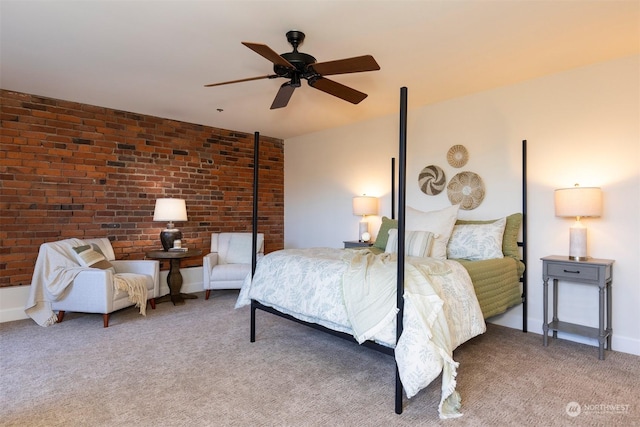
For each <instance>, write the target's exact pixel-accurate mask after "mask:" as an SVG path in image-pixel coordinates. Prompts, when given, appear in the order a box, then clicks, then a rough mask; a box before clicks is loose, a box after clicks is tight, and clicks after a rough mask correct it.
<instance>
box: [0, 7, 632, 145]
mask: <svg viewBox="0 0 640 427" xmlns="http://www.w3.org/2000/svg"><path fill="white" fill-rule="evenodd" d="M0 7H1V9H0V15H1V27H0V31H1V33H0V35H1V46H0V48H1V51H0V54H1V60H2V62H1V70H0V71H1V73H0V86H1V87H2V88H3V89H7V90H16V91H20V92H26V93H31V94H36V95H42V96H48V97H53V98H59V99H64V100H70V101H77V102H82V103H87V104H94V105H99V106H104V107H110V108H115V109H120V110H125V111H131V112H136V113H143V114H149V115H153V116H159V117H165V118H170V119H175V120H182V121H186V122H192V123H198V124H204V125H209V126H214V127H220V128H225V129H232V130H238V131H244V132H255V131H259V132H260V133H261V134H263V135H266V136H273V137H277V138H283V139H287V138H291V137H295V136H299V135H303V134H306V133H311V132H316V131H319V130H322V129H327V128H332V127H337V126H342V125H346V124H349V123H353V122H356V121H362V120H367V119H370V118H374V117H379V116H383V115H388V114H395V113H396V112H397V110H398V105H399V90H400V87H402V86H407V87H408V88H409V107H410V108H411V107H416V106H421V105H426V104H429V103H434V102H437V101H442V100H445V99H449V98H454V97H458V96H463V95H466V94H470V93H474V92H478V91H483V90H487V89H491V88H495V87H498V86H503V85H508V84H512V83H515V82H519V81H523V80H527V79H531V78H535V77H539V76H542V75H546V74H551V73H555V72H559V71H562V70H567V69H570V68H574V67H579V66H583V65H587V64H592V63H596V62H600V61H606V60H610V59H614V58H618V57H622V56H627V55H633V54H638V53H639V46H640V30H639V28H640V2H639V1H637V0H634V1H607V0H604V1H541V0H540V1H521V0H512V1H507V0H503V1H484V0H475V1H451V0H448V1H447V0H430V1H416V0H414V1H392V0H387V1H374V0H369V1H367V0H360V1H357V0H354V1H335V0H334V1H332V0H294V1H275V0H262V1H244V0H231V1H221V0H220V1H219V0H210V1H178V0H175V1H159V0H137V1H134V0H130V1H123V0H119V1H116V0H110V1H108V0H104V1H98V0H86V1H57V0H49V1H31V0H20V1H9V0H1V3H0ZM291 29H297V30H301V31H303V32H304V33H305V34H306V40H305V42H304V44H303V45H302V46H301V47H300V48H299V50H300V51H301V52H305V53H309V54H311V55H313V56H315V57H316V59H317V60H318V62H324V61H329V60H334V59H342V58H348V57H353V56H360V55H364V54H371V55H373V56H374V57H375V59H376V60H377V62H378V63H379V64H380V66H381V70H380V71H374V72H367V73H356V74H348V75H338V76H333V77H331V78H332V79H333V80H335V81H337V82H340V83H342V84H345V85H347V86H351V87H353V88H354V89H357V90H359V91H362V92H365V93H367V94H369V97H368V98H366V99H365V100H364V101H363V102H362V103H360V104H358V105H352V104H350V103H347V102H345V101H342V100H340V99H338V98H335V97H333V96H330V95H327V94H325V93H324V92H321V91H318V90H315V89H313V88H311V87H309V86H307V84H306V83H305V82H303V85H302V87H301V88H299V89H297V90H296V91H295V93H294V94H293V97H292V99H291V101H290V102H289V105H288V106H287V107H286V108H283V109H279V110H270V109H269V107H270V105H271V102H272V101H273V98H274V97H275V94H276V93H277V91H278V88H279V86H280V85H281V84H282V83H283V82H284V81H285V80H284V79H273V80H256V81H251V82H243V83H237V84H233V85H227V86H219V87H214V88H205V87H203V85H204V84H207V83H214V82H221V81H228V80H235V79H241V78H247V77H255V76H261V75H266V74H271V73H272V65H271V63H270V62H269V61H267V60H266V59H264V58H263V57H261V56H260V55H258V54H256V53H255V52H253V51H251V50H250V49H248V48H246V47H245V46H243V45H242V44H241V43H240V42H241V41H249V42H255V43H264V44H266V45H268V46H269V47H271V48H272V49H273V50H274V51H276V52H278V53H285V52H290V51H291V50H292V49H291V45H289V44H288V43H287V40H286V37H285V33H286V32H287V31H288V30H291ZM218 109H222V110H224V111H222V112H218V111H217V110H218Z"/></svg>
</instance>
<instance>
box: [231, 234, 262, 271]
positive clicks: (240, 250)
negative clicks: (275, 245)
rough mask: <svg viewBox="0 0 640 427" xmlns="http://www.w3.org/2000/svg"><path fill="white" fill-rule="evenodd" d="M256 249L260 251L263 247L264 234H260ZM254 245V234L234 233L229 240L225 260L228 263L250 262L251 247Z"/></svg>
mask: <svg viewBox="0 0 640 427" xmlns="http://www.w3.org/2000/svg"><path fill="white" fill-rule="evenodd" d="M257 237H258V239H257V241H256V250H257V251H258V252H259V251H260V248H261V247H262V243H263V240H264V236H262V235H260V234H258V236H257ZM252 246H253V234H251V233H243V234H234V235H232V236H231V239H230V240H229V248H228V249H227V256H226V258H225V261H226V263H227V264H250V263H251V248H252Z"/></svg>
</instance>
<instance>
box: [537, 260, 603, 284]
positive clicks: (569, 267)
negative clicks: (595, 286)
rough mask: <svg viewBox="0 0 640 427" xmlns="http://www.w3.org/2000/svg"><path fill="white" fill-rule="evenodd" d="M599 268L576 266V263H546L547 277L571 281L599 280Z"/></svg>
mask: <svg viewBox="0 0 640 427" xmlns="http://www.w3.org/2000/svg"><path fill="white" fill-rule="evenodd" d="M599 272H600V268H599V267H596V266H592V265H578V264H577V263H571V264H568V263H567V264H561V263H547V275H549V276H553V277H557V278H559V279H561V278H566V279H571V280H596V281H597V280H599V277H598V273H599Z"/></svg>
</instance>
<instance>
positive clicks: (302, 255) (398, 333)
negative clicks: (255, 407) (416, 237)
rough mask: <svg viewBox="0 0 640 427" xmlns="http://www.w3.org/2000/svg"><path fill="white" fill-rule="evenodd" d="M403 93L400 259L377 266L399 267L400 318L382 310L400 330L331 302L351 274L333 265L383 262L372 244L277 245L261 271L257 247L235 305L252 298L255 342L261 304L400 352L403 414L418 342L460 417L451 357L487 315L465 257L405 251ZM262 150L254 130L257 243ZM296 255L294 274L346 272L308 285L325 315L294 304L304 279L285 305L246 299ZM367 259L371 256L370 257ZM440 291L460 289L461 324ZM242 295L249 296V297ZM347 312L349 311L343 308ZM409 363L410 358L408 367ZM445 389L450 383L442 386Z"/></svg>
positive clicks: (275, 284)
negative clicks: (420, 337)
mask: <svg viewBox="0 0 640 427" xmlns="http://www.w3.org/2000/svg"><path fill="white" fill-rule="evenodd" d="M400 95H401V102H400V138H399V160H398V165H399V169H398V216H397V262H396V258H393V257H387V258H385V257H382V259H383V261H382V264H385V263H386V264H387V265H385V266H384V267H380V268H387V267H388V265H392V267H395V278H394V281H395V285H394V286H395V289H393V294H394V295H393V298H395V307H394V310H393V313H392V314H393V315H394V316H395V321H394V322H391V323H389V322H388V320H389V319H388V317H389V315H390V313H386V314H384V313H383V314H384V315H381V316H382V317H386V318H387V319H386V320H385V322H386V323H385V324H386V325H387V326H386V332H388V329H389V327H392V328H394V329H395V334H394V335H395V336H393V337H392V338H389V334H388V333H386V335H385V330H383V329H385V328H382V326H380V325H381V324H382V323H375V326H372V327H370V329H369V330H368V331H367V332H365V333H363V331H362V330H358V326H357V325H356V323H358V322H360V320H362V318H361V317H360V318H357V319H358V322H355V320H354V319H356V317H355V316H354V315H352V313H351V312H353V311H356V312H357V311H358V310H360V311H367V310H362V307H356V308H355V309H354V308H353V307H352V305H353V304H352V303H345V307H344V310H343V308H342V307H341V308H340V309H339V310H336V309H335V306H334V305H331V304H335V305H339V304H340V303H339V302H337V300H338V299H340V297H342V293H343V292H347V290H346V289H347V288H346V284H347V283H348V282H347V279H346V277H347V276H353V274H351V273H349V274H344V271H342V270H339V268H338V267H336V265H340V263H342V264H345V262H346V263H347V264H348V263H351V265H356V267H358V268H361V266H362V265H364V264H362V262H364V263H365V264H366V263H372V264H371V265H373V263H374V262H378V258H374V254H369V253H367V252H368V251H367V250H364V251H362V252H360V251H352V250H342V251H349V252H350V254H349V255H348V256H346V257H344V256H341V255H336V253H335V251H339V250H329V249H325V250H313V249H308V250H297V252H295V253H290V252H291V251H293V250H290V251H287V250H283V251H277V253H273V255H272V256H271V257H270V258H269V256H267V257H265V258H266V261H265V258H263V259H262V260H261V265H260V267H261V268H262V270H258V271H256V268H257V265H256V257H255V250H254V251H253V253H254V257H253V259H252V273H251V276H250V277H248V278H247V280H246V281H245V286H243V289H242V290H241V294H240V297H239V299H238V304H237V306H242V305H243V304H246V303H247V302H248V301H250V306H251V332H250V334H251V337H250V339H251V342H255V332H256V328H255V321H256V310H262V311H265V312H268V313H272V314H274V315H277V316H280V317H283V318H286V319H289V320H293V321H295V322H298V323H302V324H305V325H307V326H310V327H312V328H315V329H318V330H321V331H324V332H327V333H330V334H332V335H335V336H339V337H341V338H345V339H348V340H352V341H353V340H354V337H355V339H356V341H358V342H359V343H360V344H362V345H363V346H366V347H368V348H372V349H374V350H377V351H379V352H382V353H385V354H388V355H392V356H394V357H395V359H396V385H395V412H396V413H398V414H400V413H402V409H403V408H402V402H403V398H402V391H403V388H404V389H405V391H406V392H407V395H408V396H409V397H411V396H412V395H414V394H415V393H416V392H417V391H419V389H420V388H422V387H424V386H426V384H423V383H422V382H421V381H423V380H422V379H419V380H417V383H415V384H414V380H413V379H412V380H411V381H408V378H411V377H413V376H414V374H413V372H411V371H410V369H414V367H416V366H417V364H420V363H422V361H416V360H413V361H407V359H410V358H411V357H412V356H411V352H412V351H414V350H413V349H414V348H417V349H418V350H416V351H418V352H421V353H424V354H425V355H426V356H427V357H437V358H439V361H438V362H437V363H436V365H437V364H438V363H439V364H440V368H441V370H442V372H443V395H442V400H441V402H440V407H439V410H440V414H441V417H443V418H446V417H448V416H457V415H456V414H457V407H455V406H456V405H458V406H459V398H458V397H457V393H456V392H455V368H456V367H457V363H456V362H454V361H453V359H452V358H451V355H452V352H453V349H454V348H455V347H457V346H458V345H459V344H461V343H462V342H464V341H467V340H468V339H470V338H472V337H473V336H476V335H478V334H480V333H483V332H484V321H483V319H482V317H483V313H482V312H480V306H479V303H478V300H477V299H476V296H475V293H474V289H473V286H474V285H475V284H471V280H468V283H465V279H464V278H468V277H469V272H472V271H473V269H470V267H468V266H465V267H464V268H463V267H462V266H463V265H464V263H458V262H457V261H449V260H431V261H427V260H430V258H422V259H416V257H414V256H407V254H406V248H405V243H406V242H405V238H406V232H408V231H407V228H406V136H407V135H406V132H407V89H406V88H404V87H403V88H402V89H401V94H400ZM522 148H523V182H522V191H523V206H522V209H523V211H522V217H521V218H522V230H523V232H522V236H523V239H522V242H518V246H520V247H521V251H522V258H521V261H522V263H523V265H522V267H524V264H526V255H527V253H526V244H525V242H526V166H525V163H526V141H523V143H522ZM258 153H259V134H258V133H256V134H255V155H254V156H255V157H254V211H253V217H254V221H253V235H254V245H255V241H256V235H257V218H258V215H257V206H258V204H257V200H258V170H259V154H258ZM394 169H395V161H392V180H394V179H395V178H394V175H395V171H394ZM393 189H395V183H394V182H392V206H393V205H394V204H395V193H393ZM456 212H457V211H456ZM394 216H395V215H394V213H392V217H394ZM354 254H355V255H354ZM269 255H271V254H269ZM410 255H411V254H410ZM314 257H315V258H314ZM292 258H297V259H298V261H297V262H300V267H299V268H300V271H298V272H294V273H291V274H298V275H299V276H305V275H306V271H309V270H313V269H315V270H319V271H320V270H321V271H322V274H320V273H316V275H315V276H313V277H315V278H316V279H317V281H318V282H320V281H322V280H323V279H322V278H321V276H323V275H324V276H328V275H330V274H331V271H332V270H336V272H335V274H340V275H342V276H341V277H343V278H345V279H344V286H345V287H344V288H341V290H340V291H336V290H335V289H333V288H331V286H332V285H330V284H329V285H328V284H326V283H324V284H322V285H321V286H319V287H318V288H317V289H314V290H312V291H310V292H312V293H317V294H321V293H323V292H326V294H325V295H323V296H322V297H323V298H324V299H322V300H320V301H321V302H322V303H326V304H327V306H328V307H330V309H329V310H327V311H331V312H332V313H331V314H327V316H326V317H325V316H324V314H323V313H322V310H323V308H317V307H315V308H314V307H311V308H308V310H307V311H308V312H307V313H306V314H305V310H304V309H298V310H296V309H294V307H298V306H300V305H301V304H302V305H304V302H307V301H308V299H309V298H310V297H309V295H304V294H303V293H301V292H305V291H304V289H302V290H301V289H299V288H301V287H302V285H300V286H299V287H298V288H296V289H288V290H286V291H287V292H289V291H291V292H292V293H297V295H296V296H295V298H298V300H297V301H294V298H293V297H291V298H289V299H290V301H288V305H287V303H282V304H279V303H273V302H271V301H268V298H266V299H265V300H263V301H258V299H260V298H254V297H253V296H252V297H251V298H249V288H250V287H251V285H252V279H253V281H258V279H263V278H264V277H266V275H267V274H270V273H268V271H269V269H271V270H272V272H273V271H279V270H282V268H281V266H282V265H283V264H287V263H289V260H290V259H292ZM365 258H367V259H366V260H365ZM305 263H306V264H305ZM314 263H315V264H314ZM318 263H319V264H318ZM323 263H324V264H323ZM364 268H372V267H370V265H369V264H367V265H366V267H364ZM304 269H309V270H304ZM465 269H466V271H465ZM338 270H339V271H338ZM375 271H376V272H377V273H380V275H381V276H384V275H385V274H386V273H385V270H383V269H379V270H375ZM417 271H419V273H416V272H417ZM521 273H522V271H519V274H518V277H520V282H521V283H522V291H521V294H520V295H519V298H518V303H520V302H521V303H522V305H523V327H522V330H523V331H524V332H526V330H527V323H526V322H527V320H526V319H527V314H526V287H527V283H526V275H522V274H521ZM274 274H275V273H274ZM406 274H408V277H405V275H406ZM387 275H388V274H387ZM299 276H298V277H299ZM364 276H365V275H362V274H361V275H360V276H358V275H357V274H356V275H355V277H364ZM463 276H464V278H463ZM269 277H275V276H269ZM278 277H280V276H278ZM278 280H281V279H279V278H274V279H272V280H271V283H270V284H269V285H268V286H267V288H268V289H267V290H265V291H264V292H266V293H271V294H275V293H277V292H279V291H280V289H278V288H279V287H280V286H279V284H280V282H279V281H278ZM367 280H369V276H368V275H367ZM517 280H518V278H517V277H516V281H517ZM296 281H297V279H293V282H296ZM337 281H338V282H341V280H337ZM352 282H353V283H352ZM352 282H349V286H350V287H349V289H352V288H351V286H354V287H355V288H354V289H356V291H352V290H349V292H356V293H357V292H361V294H360V295H364V294H366V293H367V292H368V289H364V290H360V289H358V286H359V284H358V283H357V280H353V281H352ZM416 282H419V283H420V284H421V285H422V283H423V282H425V286H427V287H428V288H429V289H431V291H430V292H432V294H431V295H427V296H426V297H425V296H424V295H420V296H416V295H417V294H416V293H415V292H414V291H415V289H416V288H415V286H417V285H416ZM300 283H301V282H300V281H297V284H300ZM375 285H376V286H383V284H381V283H378V282H376V283H375ZM313 286H314V284H311V285H310V287H313ZM407 287H408V288H407ZM454 288H455V289H454ZM518 288H519V286H518ZM452 289H453V290H452ZM469 289H471V291H470V292H471V293H472V294H473V299H474V300H475V302H473V301H471V297H469V296H467V295H466V294H465V293H467V292H469ZM434 290H435V292H434ZM518 291H519V289H518ZM331 292H332V294H331ZM422 292H423V291H422V290H420V291H419V292H417V293H422ZM436 292H440V293H445V294H446V293H455V297H454V298H452V299H451V301H449V302H447V304H449V305H450V306H452V307H455V308H456V310H458V313H457V314H456V316H458V317H460V318H465V319H464V322H465V323H464V325H463V324H462V322H463V321H462V320H461V321H459V322H458V321H457V320H456V321H454V322H452V321H451V318H450V317H446V319H445V317H444V316H445V314H440V313H441V312H442V311H443V309H441V306H442V305H443V303H442V302H441V301H439V302H437V301H436V300H439V298H438V296H437V294H436ZM389 293H391V292H389ZM427 293H428V292H427ZM406 298H409V300H406ZM284 299H287V297H285V298H284ZM284 299H283V301H284ZM332 299H333V300H335V301H331V302H329V301H328V300H332ZM242 301H244V303H243V302H242ZM265 301H267V302H265ZM274 301H275V300H274ZM301 301H303V303H301ZM407 301H409V302H410V304H409V306H408V308H409V311H406V310H405V304H406V303H407ZM511 301H513V298H512V299H511ZM377 302H378V301H373V302H372V305H373V304H375V303H377ZM311 304H313V303H311ZM438 304H440V305H438ZM510 304H511V305H513V302H511V303H510ZM421 305H422V306H424V307H426V308H428V309H429V310H431V309H433V312H434V313H433V314H430V315H428V316H426V315H425V314H423V313H422V312H421V311H418V310H417V308H416V306H421ZM316 309H317V310H319V311H318V312H317V313H316V314H313V313H312V312H314V313H315V311H314V310H316ZM372 310H374V308H372ZM482 310H484V307H483V308H482ZM501 310H502V312H503V311H504V309H501ZM336 311H337V313H336ZM343 311H344V312H345V313H343ZM416 313H418V314H416ZM421 313H422V314H421ZM345 314H346V315H347V316H348V317H349V321H351V325H350V326H347V325H348V324H349V321H347V320H345ZM421 316H422V317H425V316H426V317H430V319H429V320H426V321H425V319H422V318H421ZM439 316H443V317H442V318H440V317H439ZM446 316H450V315H448V314H447V315H446ZM321 317H322V318H321ZM365 317H366V316H365ZM436 317H437V318H436ZM485 317H487V316H485ZM416 318H419V319H416ZM478 318H480V319H478ZM336 319H337V320H336ZM407 319H413V320H409V323H405V322H407V321H408V320H407ZM369 320H370V319H366V318H365V319H364V322H365V323H366V322H367V321H369ZM479 321H482V325H481V326H480V325H479V323H478V322H479ZM376 322H377V320H376ZM438 323H440V324H443V323H446V324H445V325H444V326H442V325H440V326H438ZM406 325H408V328H409V329H408V332H407V334H406V337H408V338H406V337H404V338H405V339H404V342H403V343H402V344H401V340H402V339H403V332H404V328H405V326H406ZM434 325H435V326H434ZM425 328H426V329H425ZM441 329H442V330H441ZM417 330H420V331H421V332H416V331H417ZM425 330H426V331H427V333H426V335H428V339H427V341H428V342H426V343H423V342H420V343H417V342H414V341H417V340H416V339H415V335H416V334H419V333H424V331H425ZM376 334H377V335H376ZM447 335H449V336H447ZM382 336H386V338H381V337H382ZM407 342H409V344H407ZM444 353H451V355H447V354H444ZM421 355H422V354H421ZM414 356H415V355H414ZM399 359H402V361H403V362H402V364H400V363H399V362H398V360H399ZM405 365H407V366H408V367H407V366H405ZM416 369H418V370H421V369H425V367H424V366H419V367H417V368H416ZM426 369H431V367H428V366H427V367H426ZM450 371H453V372H450ZM444 372H447V374H448V375H447V378H445V374H444ZM403 376H404V382H405V384H403V379H402V377H403ZM430 378H431V377H430ZM430 381H432V378H431V379H428V382H430ZM428 382H427V384H428ZM445 388H446V389H447V390H445ZM409 389H411V392H410V391H409ZM443 406H444V407H445V408H444V409H443ZM447 408H448V409H447Z"/></svg>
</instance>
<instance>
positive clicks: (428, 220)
mask: <svg viewBox="0 0 640 427" xmlns="http://www.w3.org/2000/svg"><path fill="white" fill-rule="evenodd" d="M459 207H460V205H452V206H449V207H446V208H444V209H440V210H438V211H432V212H422V211H419V210H417V209H414V208H412V207H411V206H407V207H406V210H405V212H406V217H405V219H406V224H405V227H406V229H407V230H422V231H430V232H432V233H433V234H434V235H437V237H436V236H434V242H433V245H432V246H431V252H430V253H429V256H430V257H433V258H437V259H447V243H448V242H449V237H450V236H451V232H452V231H453V226H454V225H456V218H457V217H458V209H459Z"/></svg>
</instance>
